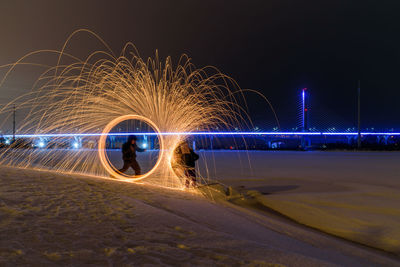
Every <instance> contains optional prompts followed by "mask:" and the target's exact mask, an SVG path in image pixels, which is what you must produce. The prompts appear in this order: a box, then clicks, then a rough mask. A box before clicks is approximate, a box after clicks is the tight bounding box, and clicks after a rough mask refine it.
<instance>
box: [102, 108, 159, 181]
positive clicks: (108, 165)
mask: <svg viewBox="0 0 400 267" xmlns="http://www.w3.org/2000/svg"><path fill="white" fill-rule="evenodd" d="M126 120H140V121H143V122H145V123H147V124H148V125H149V126H150V127H151V128H153V130H154V131H155V132H156V134H157V136H158V139H159V141H160V152H159V154H158V159H157V162H156V164H155V165H154V167H153V168H152V169H151V170H150V171H148V172H147V173H145V174H142V175H139V176H128V175H122V174H121V173H120V172H119V171H117V170H116V169H115V167H114V166H113V165H112V164H111V162H110V160H109V159H108V156H107V154H106V148H105V147H106V139H107V135H108V133H109V132H110V131H111V129H112V128H113V127H114V126H116V125H117V124H118V123H120V122H122V121H126ZM98 152H99V157H100V161H101V164H103V167H104V168H105V169H106V171H107V172H108V173H109V174H110V175H111V176H113V177H115V178H118V179H121V180H127V178H129V180H131V181H134V182H137V181H139V180H142V179H144V178H146V177H148V176H150V175H151V174H152V173H153V172H154V171H155V170H156V169H157V167H158V165H160V162H161V159H162V157H163V154H164V144H163V139H162V137H161V135H160V130H159V129H158V127H157V126H156V125H155V124H154V123H153V122H152V121H151V120H149V119H148V118H145V117H143V116H139V115H124V116H120V117H118V118H115V119H114V120H112V121H111V122H109V123H108V124H107V125H106V127H105V128H104V130H103V132H102V134H101V135H100V139H99V149H98Z"/></svg>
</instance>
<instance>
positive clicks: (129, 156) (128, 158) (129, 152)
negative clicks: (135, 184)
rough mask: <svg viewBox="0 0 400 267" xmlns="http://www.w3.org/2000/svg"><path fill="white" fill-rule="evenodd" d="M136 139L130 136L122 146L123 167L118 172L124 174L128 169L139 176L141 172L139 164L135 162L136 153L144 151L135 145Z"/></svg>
mask: <svg viewBox="0 0 400 267" xmlns="http://www.w3.org/2000/svg"><path fill="white" fill-rule="evenodd" d="M136 140H137V137H136V136H135V135H130V136H129V137H128V141H127V142H126V143H125V144H123V145H122V159H123V160H124V166H123V167H122V169H120V170H119V171H120V172H122V173H124V172H126V171H127V170H128V169H129V167H132V169H133V170H134V171H135V175H140V174H141V170H140V166H139V163H138V162H137V161H136V151H137V152H144V151H145V150H146V149H142V148H140V147H138V146H137V144H136Z"/></svg>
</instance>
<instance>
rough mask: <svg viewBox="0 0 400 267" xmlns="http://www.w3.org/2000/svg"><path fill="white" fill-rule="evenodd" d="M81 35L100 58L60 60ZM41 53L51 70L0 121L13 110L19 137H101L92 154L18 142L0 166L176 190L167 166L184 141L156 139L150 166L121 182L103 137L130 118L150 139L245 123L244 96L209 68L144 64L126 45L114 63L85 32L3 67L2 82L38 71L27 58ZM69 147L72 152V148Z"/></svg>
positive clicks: (183, 62)
mask: <svg viewBox="0 0 400 267" xmlns="http://www.w3.org/2000/svg"><path fill="white" fill-rule="evenodd" d="M80 32H87V33H90V34H92V35H94V36H96V38H98V40H100V42H101V43H102V44H104V46H105V47H106V48H107V51H94V52H93V53H90V54H89V55H88V56H87V57H86V58H85V59H84V60H82V59H79V58H78V57H75V56H73V55H71V54H72V53H71V54H70V53H67V52H66V50H67V47H68V46H69V43H70V40H71V38H73V37H74V36H75V35H76V34H77V33H80ZM44 53H53V54H54V53H55V54H57V56H58V60H57V64H55V65H54V66H48V67H46V70H45V71H44V72H43V73H42V74H41V75H40V77H39V78H38V79H37V81H36V83H35V84H34V85H33V88H32V91H31V92H30V93H28V94H26V95H23V96H21V97H19V98H18V99H16V100H14V101H13V102H11V103H8V104H7V105H5V106H4V107H3V108H2V109H1V110H0V112H1V114H10V112H11V110H12V108H13V106H14V105H15V104H16V103H18V110H25V111H27V112H26V117H25V118H24V120H23V122H20V123H19V127H18V129H17V132H18V134H32V133H33V134H56V133H79V134H87V133H96V132H97V133H101V132H102V129H103V133H104V135H99V136H92V137H90V138H91V139H92V140H93V142H94V143H95V144H96V147H97V148H98V153H93V152H92V151H89V150H71V149H69V150H67V149H43V150H41V151H40V152H39V151H36V150H34V149H28V148H25V149H23V148H22V147H24V146H27V144H26V142H24V141H21V140H18V139H17V140H16V141H15V142H14V144H13V145H11V146H9V147H7V148H4V149H2V150H1V152H0V153H1V160H0V163H1V164H6V165H12V166H17V167H23V168H39V169H48V170H54V171H59V172H74V173H75V172H76V173H83V174H89V175H96V176H101V177H109V175H110V174H111V176H113V177H116V178H118V179H121V180H129V181H137V180H140V179H143V178H146V182H149V183H152V184H157V185H161V186H167V187H173V188H181V187H182V181H181V180H182V179H181V178H180V177H177V176H176V175H175V174H174V172H173V170H172V168H171V159H172V153H173V151H174V149H175V147H176V146H177V144H178V143H179V142H180V141H181V140H183V139H184V138H186V136H185V135H182V134H176V135H158V136H157V137H158V144H159V147H158V148H159V153H158V159H157V161H156V163H155V165H154V167H153V168H152V169H151V170H150V171H149V172H148V173H146V174H144V175H142V176H140V177H131V178H127V177H126V176H122V175H120V174H118V172H116V171H115V169H116V167H113V166H112V164H110V161H109V160H108V159H107V153H106V152H105V150H106V134H107V133H108V132H109V131H112V128H113V127H115V126H116V125H117V124H118V123H119V122H122V121H124V120H129V119H134V120H139V121H142V122H143V123H145V124H147V126H150V127H151V128H153V130H154V131H155V132H156V133H159V132H168V133H171V132H172V133H174V132H176V133H188V134H190V133H191V132H194V131H202V132H207V131H212V130H215V129H232V128H234V127H240V126H243V125H245V124H246V122H247V121H249V119H248V118H247V115H246V112H245V108H244V107H245V104H243V103H245V102H244V98H243V94H242V93H243V91H242V90H241V89H240V88H239V87H238V86H237V84H236V83H235V81H234V80H232V79H231V78H229V77H228V76H226V75H224V74H222V73H220V72H219V71H218V70H216V69H215V68H212V67H207V68H201V69H196V68H195V66H194V65H193V64H192V63H191V62H190V59H189V58H188V57H187V56H186V55H183V56H181V58H180V60H179V62H178V64H177V65H176V66H174V65H173V64H172V60H171V58H170V57H167V58H166V60H165V61H164V62H162V61H161V60H160V59H159V56H158V53H157V52H156V54H155V57H154V58H149V59H147V61H145V60H143V59H142V58H141V57H140V56H139V55H138V52H137V51H136V49H135V47H134V45H133V44H132V43H128V44H126V45H125V47H124V48H123V49H122V52H121V54H120V55H119V56H115V55H114V54H113V52H112V51H111V49H109V48H108V46H107V44H105V42H104V41H103V40H102V39H101V38H100V37H98V36H97V35H95V34H94V33H93V32H90V31H88V30H78V31H76V32H74V33H73V34H71V36H70V37H69V38H68V39H67V41H66V42H65V44H64V46H63V48H62V49H61V50H60V51H49V50H44V51H36V52H32V53H30V54H28V55H26V56H24V57H23V58H21V59H20V60H19V61H18V62H16V63H15V64H12V65H7V66H3V67H7V68H9V69H8V72H7V73H6V75H5V77H4V78H3V81H2V83H3V82H4V80H6V79H7V77H8V75H9V74H10V73H11V72H12V71H15V69H16V68H17V67H18V66H19V65H27V64H31V65H40V66H43V65H41V64H38V63H37V62H28V61H29V59H30V58H31V57H32V56H33V55H37V54H39V55H41V54H44ZM71 61H72V63H71ZM63 62H68V64H65V63H63ZM110 122H112V123H111V124H110ZM88 138H89V137H88ZM65 142H66V141H65V137H63V136H53V137H51V139H50V140H49V141H48V143H47V144H46V146H48V147H50V146H52V147H57V146H58V147H61V146H60V144H62V143H65ZM74 147H76V148H77V147H79V142H77V141H76V142H75V143H74Z"/></svg>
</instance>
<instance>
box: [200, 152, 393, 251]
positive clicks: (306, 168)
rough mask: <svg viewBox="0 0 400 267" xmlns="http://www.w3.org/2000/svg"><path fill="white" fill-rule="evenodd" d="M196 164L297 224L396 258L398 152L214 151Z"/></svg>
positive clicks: (204, 154) (206, 154)
mask: <svg viewBox="0 0 400 267" xmlns="http://www.w3.org/2000/svg"><path fill="white" fill-rule="evenodd" d="M249 164H250V165H249ZM200 165H201V166H200V169H203V170H205V169H208V170H209V176H210V177H212V178H214V179H218V180H219V181H221V182H223V183H225V184H228V185H232V186H233V187H234V188H236V189H238V190H239V191H246V190H256V191H257V192H259V193H261V194H257V192H254V196H255V197H256V198H257V200H258V201H259V203H261V204H262V205H264V206H266V207H268V208H271V209H273V210H275V211H278V212H279V213H281V214H283V215H285V216H287V217H289V218H291V219H293V220H295V221H297V222H299V223H301V224H304V225H307V226H311V227H313V228H316V229H319V230H322V231H324V232H327V233H329V234H332V235H335V236H338V237H342V238H345V239H348V240H351V241H355V242H357V243H360V244H364V245H367V246H370V247H374V248H378V249H382V250H385V251H388V252H390V253H394V254H396V255H397V256H400V153H399V152H317V151H314V152H289V151H288V152H282V151H281V152H254V151H253V152H248V153H246V152H226V151H224V152H217V151H214V152H213V153H211V152H203V153H202V161H201V162H200Z"/></svg>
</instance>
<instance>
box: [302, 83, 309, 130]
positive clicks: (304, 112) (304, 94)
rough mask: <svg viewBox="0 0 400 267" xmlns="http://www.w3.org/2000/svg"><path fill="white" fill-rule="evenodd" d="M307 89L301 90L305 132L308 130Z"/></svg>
mask: <svg viewBox="0 0 400 267" xmlns="http://www.w3.org/2000/svg"><path fill="white" fill-rule="evenodd" d="M307 98H308V97H307V88H303V89H302V90H301V110H302V111H301V112H302V113H301V127H302V130H303V132H305V131H307V129H308V105H307Z"/></svg>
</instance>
